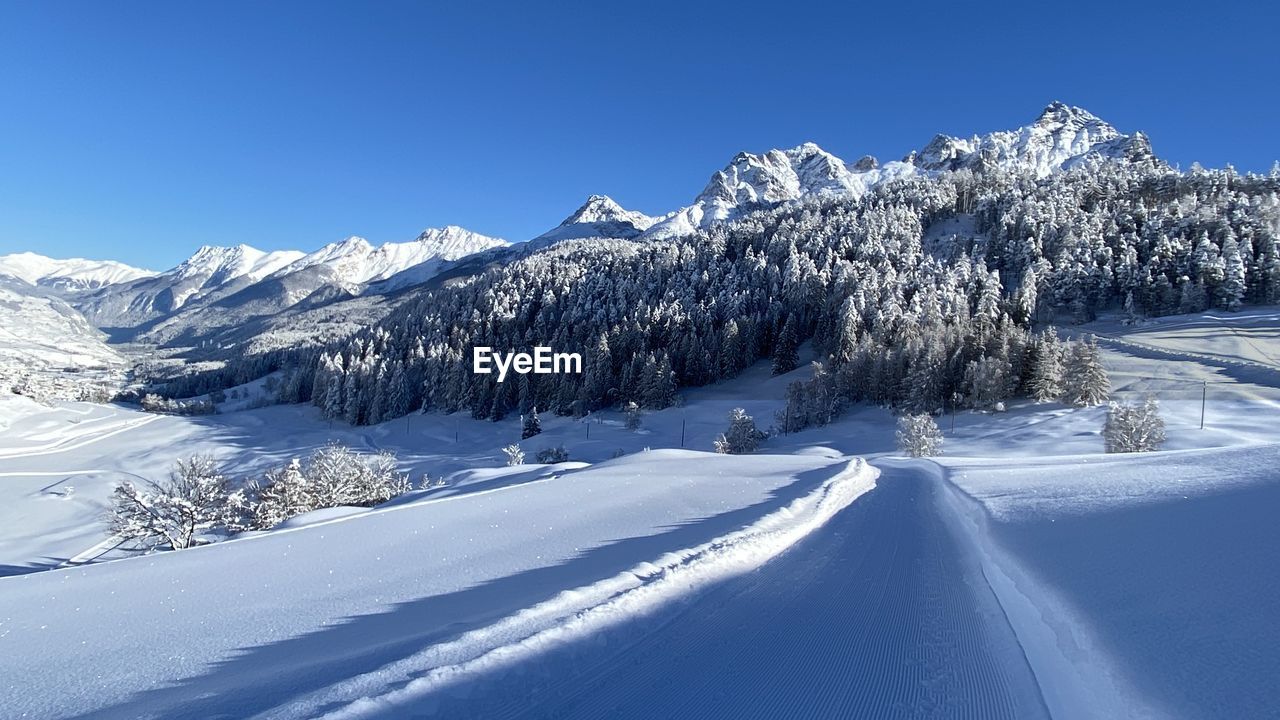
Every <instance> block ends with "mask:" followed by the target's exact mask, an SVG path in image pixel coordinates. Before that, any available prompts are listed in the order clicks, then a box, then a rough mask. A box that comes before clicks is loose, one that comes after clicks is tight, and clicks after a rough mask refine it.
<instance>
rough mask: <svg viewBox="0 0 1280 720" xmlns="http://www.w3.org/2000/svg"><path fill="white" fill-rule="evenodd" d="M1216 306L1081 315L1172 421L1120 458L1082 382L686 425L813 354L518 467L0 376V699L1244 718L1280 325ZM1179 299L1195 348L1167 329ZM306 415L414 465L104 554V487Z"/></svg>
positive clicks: (114, 709) (602, 427) (1258, 693)
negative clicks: (1039, 394) (969, 399)
mask: <svg viewBox="0 0 1280 720" xmlns="http://www.w3.org/2000/svg"><path fill="white" fill-rule="evenodd" d="M1231 317H1232V319H1236V318H1244V317H1246V316H1245V315H1241V316H1231ZM1251 317H1256V318H1265V317H1267V313H1266V311H1263V310H1260V311H1257V312H1255V313H1253V315H1252V316H1251ZM1272 317H1274V315H1273V316H1272ZM1207 318H1212V316H1211V315H1204V316H1197V317H1195V318H1181V319H1178V318H1173V319H1168V320H1165V321H1160V322H1158V323H1151V324H1148V325H1141V326H1135V327H1129V326H1122V325H1119V324H1111V325H1107V324H1106V323H1100V324H1099V325H1097V326H1090V327H1085V328H1083V330H1084V331H1089V330H1094V331H1097V332H1100V333H1105V336H1104V338H1103V348H1104V355H1103V359H1104V362H1105V364H1106V365H1107V367H1108V370H1109V372H1110V375H1111V378H1112V384H1113V390H1114V391H1115V393H1116V394H1117V395H1118V396H1120V397H1125V398H1129V397H1131V396H1137V395H1140V394H1143V393H1146V392H1151V391H1153V390H1154V391H1155V392H1157V394H1158V395H1159V396H1160V398H1161V400H1162V413H1163V415H1164V417H1165V420H1166V423H1167V425H1168V441H1167V443H1166V446H1165V448H1166V449H1165V450H1164V451H1162V452H1158V453H1153V454H1143V455H1132V456H1116V455H1104V454H1103V443H1102V438H1101V428H1102V422H1103V418H1104V415H1105V410H1104V409H1103V408H1089V409H1081V410H1075V409H1070V408H1067V407H1064V406H1061V405H1059V404H1056V403H1047V404H1037V403H1033V402H1029V401H1020V402H1017V403H1013V404H1012V405H1010V406H1009V408H1008V409H1007V411H1005V412H1000V413H979V412H971V411H964V412H960V413H958V414H957V415H956V416H955V417H954V418H953V417H951V416H949V415H943V416H941V417H939V418H938V424H939V426H940V427H941V429H942V431H943V434H944V435H945V445H944V453H945V454H944V455H943V456H941V457H939V458H934V459H931V460H913V461H906V460H902V459H900V458H898V457H897V456H898V452H897V450H896V449H895V446H894V436H893V416H892V415H891V414H890V413H889V412H888V411H885V410H882V409H878V408H872V407H866V406H863V407H858V408H855V409H853V410H851V411H849V412H847V413H846V414H844V415H843V416H842V417H841V418H840V419H839V420H837V421H836V422H835V423H833V424H831V425H829V426H827V427H824V428H821V429H812V430H805V431H802V432H799V433H795V434H791V435H779V436H775V437H772V438H770V439H769V440H768V441H767V442H766V444H765V445H764V447H763V448H762V450H761V452H760V453H757V454H753V455H745V456H723V455H716V454H713V453H710V452H709V451H710V450H711V448H712V445H713V441H714V439H715V437H716V435H717V434H718V433H720V432H721V431H723V430H724V428H725V423H726V420H725V418H726V415H727V414H728V411H729V410H730V409H732V408H733V407H736V406H742V407H744V408H746V410H747V411H748V412H749V413H751V414H752V415H754V416H755V417H756V418H757V420H759V421H761V424H762V425H766V426H767V425H768V424H770V423H771V418H772V416H773V414H774V412H776V411H777V410H778V409H780V408H781V407H782V406H783V402H784V396H785V387H786V385H787V383H788V382H790V381H792V380H794V379H797V378H801V377H804V376H805V375H806V373H808V372H809V370H808V369H801V370H797V371H794V372H793V373H790V374H788V375H785V376H781V377H771V376H770V372H769V368H768V367H767V364H764V363H761V364H759V365H757V366H754V367H752V368H750V369H749V370H747V371H746V372H745V373H744V374H743V375H742V376H741V377H739V378H737V379H735V380H733V381H730V382H725V383H720V384H716V385H711V386H707V387H704V388H698V389H693V390H688V391H686V392H685V393H684V403H683V405H682V406H680V407H674V408H670V409H667V410H663V411H659V412H653V413H648V414H646V415H645V416H644V417H643V418H642V424H641V427H640V429H639V430H637V431H630V430H628V429H627V428H626V427H625V422H624V417H623V415H622V414H621V413H618V412H612V411H607V412H601V413H597V414H595V415H593V416H590V417H589V418H587V419H586V420H573V419H568V418H555V417H549V416H544V418H543V432H542V433H541V434H540V435H537V436H535V437H533V438H530V439H528V440H525V441H522V442H521V445H522V447H524V448H525V450H526V451H527V452H529V454H530V456H532V455H533V453H534V452H536V451H537V450H538V449H541V448H545V447H555V446H563V447H564V448H565V449H566V450H567V451H568V453H569V457H570V461H569V462H567V463H562V464H558V465H522V466H515V467H507V466H505V465H504V460H503V454H502V450H501V448H502V447H503V446H505V445H507V444H510V443H512V442H517V441H519V440H520V425H519V420H518V419H516V418H509V419H507V420H505V421H503V422H501V423H494V422H490V421H478V420H473V419H470V418H469V417H465V416H462V415H450V416H444V415H438V414H426V415H418V414H415V415H411V416H409V417H408V418H400V419H397V420H393V421H389V422H386V423H383V424H380V425H375V426H370V427H357V428H353V427H350V426H347V425H345V424H344V423H341V422H331V421H329V420H325V419H323V418H322V417H321V416H320V415H319V413H318V411H317V410H315V409H314V408H311V407H307V406H276V407H264V408H252V407H251V406H252V404H253V403H252V402H251V401H248V400H247V399H246V398H248V397H250V396H251V394H252V393H253V392H256V391H257V390H258V388H256V387H246V388H242V389H241V390H243V391H244V392H243V393H237V395H238V396H239V397H240V399H237V400H232V401H228V403H227V404H226V405H225V406H224V410H225V411H226V412H224V413H222V414H219V415H211V416H200V417H175V416H158V415H149V414H144V413H140V412H137V411H134V410H129V409H126V408H124V407H120V406H106V405H95V404H89V403H69V402H59V403H54V404H52V405H51V406H45V405H39V404H36V403H34V402H32V401H30V400H28V399H26V398H20V397H15V396H5V397H3V398H0V567H3V574H2V575H0V650H2V651H0V701H2V704H3V707H4V708H5V712H6V713H8V714H10V715H12V716H13V717H28V718H69V717H108V718H114V717H119V718H135V717H155V718H174V717H191V718H197V717H200V718H203V717H276V718H295V717H322V716H326V717H329V716H331V717H385V718H393V717H403V716H404V714H406V713H417V714H426V715H432V714H435V715H438V716H450V717H529V716H532V717H545V716H566V717H598V716H600V715H602V714H608V715H612V716H617V717H651V716H653V714H654V713H657V714H668V715H679V714H680V713H682V712H686V711H690V712H692V711H696V712H698V713H699V714H700V715H702V716H729V715H732V716H747V715H751V714H753V713H756V714H760V713H763V714H769V713H780V712H784V711H785V709H786V708H796V709H797V712H799V713H800V714H804V715H809V716H822V715H828V716H829V715H831V714H832V713H836V714H839V713H844V714H846V715H848V714H853V715H856V716H860V717H861V716H868V717H880V716H896V715H897V714H902V713H905V712H908V711H910V712H925V711H931V712H934V713H935V714H939V713H940V714H942V715H944V716H949V715H955V714H958V713H970V714H976V715H977V716H982V717H1039V716H1052V717H1068V718H1070V717H1122V716H1123V717H1221V716H1223V713H1226V714H1229V715H1231V716H1233V717H1264V716H1266V715H1267V714H1268V713H1269V712H1271V711H1272V710H1273V709H1274V708H1275V707H1277V706H1280V697H1276V696H1275V695H1274V692H1273V691H1272V690H1270V685H1269V678H1271V677H1274V675H1275V673H1276V672H1277V670H1280V652H1277V651H1276V650H1275V648H1276V647H1280V642H1278V641H1280V615H1277V613H1276V611H1275V604H1274V602H1272V600H1271V599H1272V598H1273V597H1274V595H1275V592H1276V590H1280V574H1277V571H1276V569H1275V568H1276V566H1275V564H1274V563H1273V562H1270V559H1271V558H1272V557H1273V556H1274V554H1275V552H1276V551H1277V550H1280V535H1278V534H1277V530H1276V528H1277V527H1278V526H1277V524H1276V523H1275V522H1274V519H1273V517H1272V513H1271V511H1270V509H1271V508H1274V507H1275V501H1276V493H1277V492H1280V476H1278V475H1277V472H1276V470H1275V468H1276V466H1277V460H1278V459H1280V458H1278V457H1277V450H1276V448H1277V447H1280V445H1277V443H1280V424H1277V423H1275V422H1274V419H1275V417H1276V414H1275V411H1276V407H1277V403H1278V402H1280V389H1278V388H1277V387H1276V386H1275V385H1274V384H1271V383H1270V380H1271V376H1270V375H1269V374H1268V373H1267V365H1266V358H1267V354H1268V353H1271V352H1277V351H1280V347H1277V345H1278V343H1277V341H1276V335H1275V333H1274V332H1273V328H1274V327H1275V326H1274V324H1269V323H1267V322H1266V321H1265V320H1262V319H1259V320H1257V321H1253V322H1234V323H1232V324H1231V326H1230V327H1224V328H1223V329H1221V330H1220V331H1218V332H1216V333H1215V332H1207V331H1205V330H1204V329H1203V328H1204V324H1205V323H1206V322H1212V320H1209V319H1207ZM1181 327H1195V328H1197V330H1196V333H1198V336H1197V337H1198V339H1197V340H1196V342H1195V345H1194V347H1195V353H1194V354H1192V353H1186V352H1183V349H1182V348H1181V347H1179V346H1178V345H1177V344H1176V341H1175V340H1169V341H1165V340H1161V339H1159V338H1160V337H1167V336H1168V333H1170V332H1172V331H1174V330H1175V329H1176V328H1181ZM1162 332H1163V333H1166V334H1165V335H1164V336H1161V335H1159V333H1162ZM1178 332H1181V331H1178ZM1242 333H1243V334H1244V338H1243V339H1242V337H1241V334H1242ZM1174 335H1175V336H1176V332H1175V333H1174ZM1130 336H1132V337H1133V338H1135V339H1129V338H1130ZM1138 342H1141V343H1143V345H1142V346H1139V345H1138V344H1137V343H1138ZM1160 343H1164V344H1160ZM1147 345H1151V346H1153V347H1157V348H1158V349H1159V350H1160V351H1159V352H1156V350H1148V349H1145V348H1146V346H1147ZM1242 347H1255V351H1254V354H1253V355H1251V356H1250V357H1247V358H1243V359H1245V360H1248V361H1249V363H1246V364H1244V365H1238V364H1234V363H1232V362H1228V361H1229V360H1235V359H1236V357H1235V356H1237V355H1239V354H1240V349H1241V348H1242ZM1152 378H1156V379H1158V380H1159V381H1160V382H1155V381H1153V380H1152ZM1206 381H1207V382H1209V383H1210V386H1209V387H1210V389H1209V391H1208V392H1209V393H1210V394H1208V395H1207V402H1206V403H1205V405H1206V422H1205V424H1206V427H1205V429H1203V430H1202V429H1200V427H1199V424H1200V412H1201V402H1202V393H1203V388H1204V384H1205V383H1206ZM1183 384H1186V385H1187V387H1191V388H1192V389H1193V390H1194V392H1187V391H1185V390H1182V389H1180V388H1181V387H1182V385H1183ZM744 398H749V399H744ZM331 440H337V441H339V442H342V443H344V444H347V445H349V446H351V447H353V448H355V449H358V450H363V451H374V450H391V451H393V452H395V453H396V454H397V456H398V458H399V460H400V463H401V468H402V470H403V471H404V472H407V473H409V474H410V476H411V478H412V479H413V481H414V482H415V484H416V485H418V486H419V488H420V489H417V490H414V491H413V492H411V493H410V494H408V495H406V496H403V497H401V498H398V499H397V500H395V501H393V502H391V503H388V504H386V505H384V506H382V507H379V508H374V509H336V510H328V511H319V512H317V513H313V514H311V515H306V516H302V517H299V518H295V519H294V520H292V521H290V522H288V523H286V525H285V526H284V527H282V528H281V529H278V530H274V531H269V532H265V533H250V534H247V535H245V536H242V537H239V538H236V539H232V540H229V541H224V542H219V543H215V544H212V545H208V546H204V547H199V548H194V549H190V550H184V551H178V552H158V553H153V554H149V555H145V556H140V557H127V558H124V559H115V558H119V557H120V556H121V553H120V552H118V551H114V552H113V551H111V550H110V549H109V548H110V544H111V543H110V538H109V534H108V532H107V525H106V522H105V516H106V513H107V511H108V500H109V495H110V491H111V488H112V486H113V485H114V484H115V483H117V482H120V481H122V480H128V479H131V478H132V479H137V478H139V477H141V478H146V479H153V480H155V479H160V478H163V477H164V476H165V474H166V473H167V472H168V471H169V469H170V468H171V466H172V464H173V462H174V461H175V460H176V459H177V458H180V457H185V456H189V455H191V454H194V453H207V454H210V455H212V456H214V457H215V458H217V459H218V460H220V461H221V462H222V463H224V465H225V467H226V468H227V469H228V472H230V473H231V474H233V475H234V476H236V477H249V476H252V475H254V474H256V473H261V472H262V471H263V470H265V469H266V468H268V467H271V466H274V465H279V464H281V463H283V462H286V461H287V460H288V459H289V458H291V457H295V456H298V455H302V454H305V453H306V452H307V451H308V450H310V449H312V448H316V447H321V446H323V445H324V444H325V443H327V442H329V441H331ZM682 442H683V444H684V446H685V448H686V449H683V450H681V449H679V448H680V446H681V444H682ZM859 458H865V459H866V461H867V462H869V464H865V463H864V462H863V460H860V459H859ZM424 476H427V477H429V478H430V481H429V482H426V483H424V482H423V477H424ZM440 481H443V482H442V483H441V482H440ZM806 668H807V669H806ZM930 668H933V669H932V670H931V669H930ZM944 671H945V672H944ZM944 677H945V678H947V679H946V681H945V682H943V680H942V678H944ZM841 678H863V679H864V680H865V682H861V683H859V682H846V681H844V680H841Z"/></svg>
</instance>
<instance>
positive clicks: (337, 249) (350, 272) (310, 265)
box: [273, 225, 510, 288]
mask: <svg viewBox="0 0 1280 720" xmlns="http://www.w3.org/2000/svg"><path fill="white" fill-rule="evenodd" d="M509 244H510V243H508V242H507V241H506V240H502V239H499V238H492V237H488V236H486V235H481V234H479V233H474V232H471V231H470V230H467V229H465V228H460V227H458V226H457V225H447V226H445V227H443V228H428V229H426V230H424V231H423V232H422V234H420V235H419V236H418V238H417V239H416V240H412V241H410V242H404V243H386V244H384V245H380V246H374V245H372V244H370V243H369V241H367V240H365V239H364V238H361V237H354V236H353V237H349V238H347V239H345V240H342V241H341V242H336V243H331V244H329V245H325V246H324V247H322V248H320V249H319V250H317V251H315V252H313V253H310V254H307V255H304V256H302V257H300V258H298V259H296V260H294V261H293V262H291V263H289V264H288V265H286V266H284V267H283V268H281V269H279V270H277V271H276V272H275V273H273V276H274V277H277V278H279V277H284V276H286V275H291V274H293V273H297V272H301V271H304V270H308V269H314V268H324V271H323V272H324V273H325V274H327V276H328V278H329V281H330V282H332V283H333V284H336V285H340V286H343V287H347V288H354V287H356V286H359V285H364V284H366V283H371V282H377V281H379V280H386V279H387V278H390V277H391V276H393V275H396V274H399V273H401V272H403V271H405V270H408V269H410V268H413V267H416V266H418V265H421V264H423V263H426V262H429V261H439V262H447V261H452V260H457V259H459V258H462V257H465V256H467V255H470V254H472V253H476V252H480V251H481V250H488V249H489V248H493V247H504V246H506V245H509Z"/></svg>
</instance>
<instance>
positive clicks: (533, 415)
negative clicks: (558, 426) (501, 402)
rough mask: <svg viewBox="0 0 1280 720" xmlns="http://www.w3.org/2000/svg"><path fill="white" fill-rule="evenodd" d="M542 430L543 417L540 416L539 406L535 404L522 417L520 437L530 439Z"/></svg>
mask: <svg viewBox="0 0 1280 720" xmlns="http://www.w3.org/2000/svg"><path fill="white" fill-rule="evenodd" d="M541 432H542V419H541V418H539V417H538V408H537V406H534V407H532V408H530V409H529V412H527V413H525V414H524V416H522V417H521V418H520V439H521V440H528V439H529V438H531V437H533V436H534V435H537V434H539V433H541Z"/></svg>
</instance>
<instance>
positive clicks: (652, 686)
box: [330, 465, 1047, 720]
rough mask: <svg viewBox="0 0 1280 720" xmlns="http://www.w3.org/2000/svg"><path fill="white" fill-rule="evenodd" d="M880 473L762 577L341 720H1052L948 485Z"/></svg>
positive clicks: (340, 713)
mask: <svg viewBox="0 0 1280 720" xmlns="http://www.w3.org/2000/svg"><path fill="white" fill-rule="evenodd" d="M881 472H882V474H881V476H880V478H879V480H877V483H876V486H877V487H876V489H874V490H872V491H871V492H869V493H867V494H866V495H864V496H863V497H861V498H859V499H858V500H857V501H856V502H854V503H852V505H850V506H849V507H847V508H845V509H844V510H842V511H841V512H839V513H838V514H837V515H835V516H834V517H833V518H832V519H831V520H829V521H828V522H827V523H826V524H825V525H823V526H822V527H820V528H818V529H817V530H815V531H814V532H813V533H812V534H810V535H808V536H807V537H805V538H804V539H802V540H801V541H800V542H798V543H797V544H796V545H794V546H792V547H791V548H790V549H788V550H787V551H786V552H785V553H783V554H781V555H779V556H778V557H775V558H774V559H772V560H771V561H769V562H767V563H766V564H764V565H763V566H762V567H761V568H760V569H758V570H756V571H754V572H751V573H748V574H746V575H741V576H736V577H732V578H729V579H726V580H723V581H722V582H719V583H718V584H716V585H714V586H713V587H712V588H711V589H709V590H708V591H707V592H705V593H702V594H699V595H696V596H693V597H691V598H686V599H685V600H682V601H679V602H676V603H674V604H672V605H670V606H667V607H665V608H663V609H662V610H661V611H659V612H657V613H655V614H653V615H650V616H647V617H646V616H639V617H636V618H634V619H632V620H629V621H628V622H627V623H625V624H624V625H622V626H615V627H610V628H605V629H603V630H602V631H601V632H599V633H597V634H594V635H590V636H586V637H582V638H577V639H574V640H573V641H571V642H567V643H561V644H558V645H552V646H551V648H550V649H549V650H548V651H547V652H545V653H544V654H542V655H540V656H538V657H531V658H529V659H528V660H526V661H525V662H522V663H518V664H516V665H513V666H507V667H499V668H496V669H494V670H493V671H489V672H479V673H476V674H475V675H474V676H473V677H470V678H466V679H464V680H462V681H461V682H456V683H451V684H450V685H448V686H444V687H429V688H420V689H419V690H418V691H415V689H414V686H415V683H414V682H408V683H406V684H405V685H404V686H402V687H403V688H404V689H403V690H400V691H397V692H394V693H392V694H391V695H392V697H380V698H378V699H376V700H372V699H371V700H365V701H357V702H355V703H352V704H349V705H346V706H345V707H342V706H343V703H337V704H336V707H334V706H331V709H333V710H337V712H333V713H332V715H330V717H342V718H346V717H361V718H369V717H374V718H393V717H455V718H464V717H484V718H544V717H555V718H595V717H610V718H688V717H703V718H719V717H725V718H730V717H731V718H776V717H788V718H860V719H862V718H958V719H964V718H973V719H975V720H997V719H999V718H1042V717H1047V711H1046V709H1045V706H1044V703H1043V700H1042V698H1041V694H1040V690H1039V687H1038V686H1037V684H1036V681H1035V678H1034V676H1033V675H1032V672H1031V669H1030V667H1029V666H1028V663H1027V660H1026V658H1025V656H1024V654H1023V650H1022V648H1021V646H1020V645H1019V644H1018V642H1017V640H1016V638H1015V637H1014V634H1013V631H1012V630H1011V628H1010V626H1009V623H1008V621H1007V619H1006V618H1005V616H1004V614H1003V612H1002V611H1001V608H1000V605H999V603H998V602H997V600H996V597H995V595H994V594H993V593H992V591H991V589H990V587H989V586H988V585H987V583H986V581H985V579H984V577H983V575H982V569H981V566H980V562H979V560H978V559H977V558H976V557H975V556H974V555H973V554H972V553H969V552H967V551H966V550H965V549H964V546H963V545H962V540H961V539H960V538H958V537H957V536H956V535H955V533H954V531H953V530H952V529H951V528H950V527H949V526H948V524H947V521H946V519H944V517H943V515H942V513H943V512H946V510H945V509H942V508H940V505H939V502H938V498H937V495H936V494H937V493H939V492H942V491H943V490H942V488H941V486H940V484H939V482H938V481H937V479H936V478H933V477H931V476H930V475H929V473H925V472H921V471H920V470H919V469H916V468H911V467H897V466H892V465H891V466H882V467H881ZM418 683H421V681H418ZM424 690H425V691H424ZM392 698H394V699H392ZM387 700H391V702H386V701H387ZM338 708H342V709H338Z"/></svg>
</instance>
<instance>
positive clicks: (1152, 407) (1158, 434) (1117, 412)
mask: <svg viewBox="0 0 1280 720" xmlns="http://www.w3.org/2000/svg"><path fill="white" fill-rule="evenodd" d="M1102 437H1103V440H1104V442H1105V444H1106V449H1107V452H1109V453H1131V452H1151V451H1153V450H1159V449H1160V446H1161V445H1163V444H1164V439H1165V433H1164V419H1163V418H1161V417H1160V403H1159V401H1158V400H1156V399H1155V397H1151V396H1148V397H1147V398H1146V399H1144V400H1143V401H1142V402H1141V403H1138V404H1134V405H1130V404H1125V403H1117V402H1113V403H1111V406H1110V407H1109V408H1108V409H1107V420H1106V423H1105V424H1104V425H1103V427H1102Z"/></svg>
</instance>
